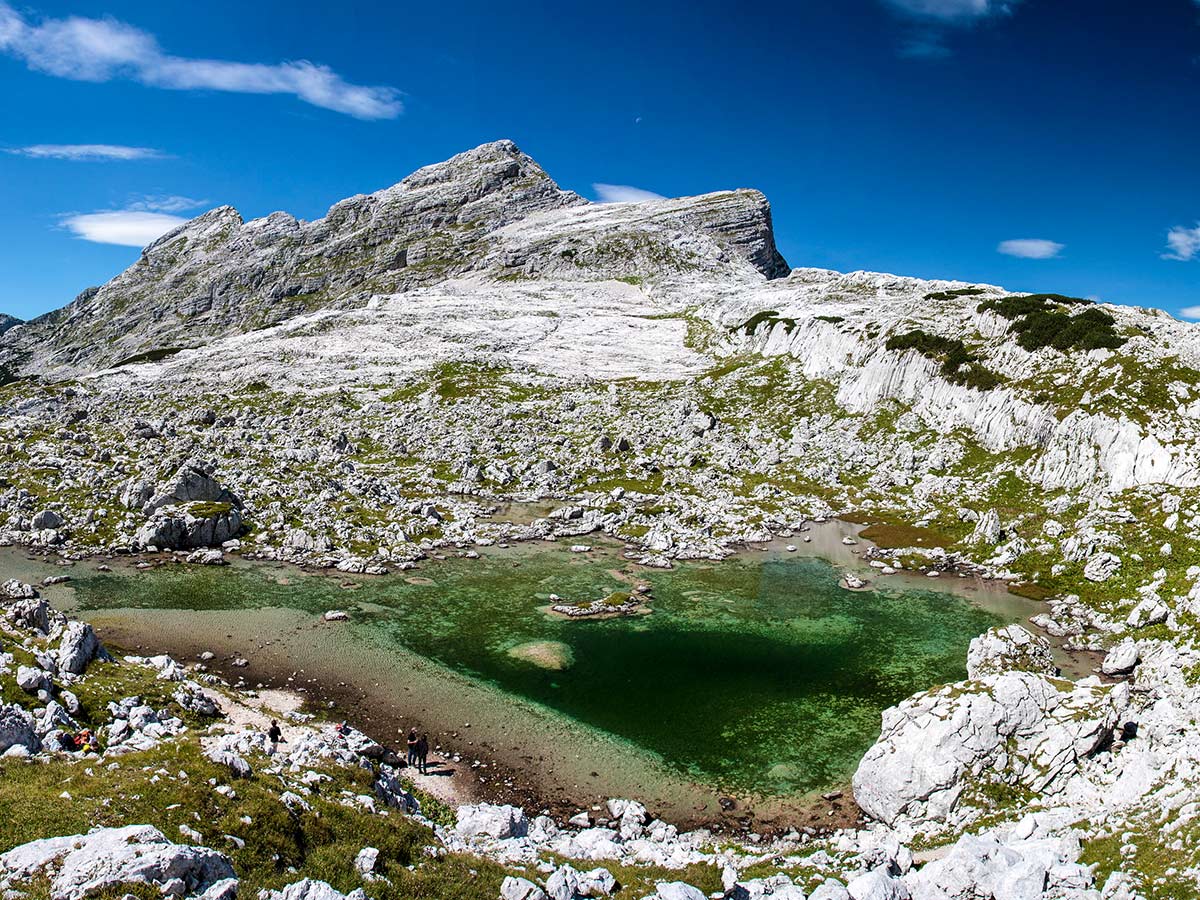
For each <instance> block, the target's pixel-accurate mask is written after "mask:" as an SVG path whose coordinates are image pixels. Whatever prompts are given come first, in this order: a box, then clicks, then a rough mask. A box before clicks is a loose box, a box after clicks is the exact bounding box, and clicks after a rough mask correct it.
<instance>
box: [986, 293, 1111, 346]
mask: <svg viewBox="0 0 1200 900" xmlns="http://www.w3.org/2000/svg"><path fill="white" fill-rule="evenodd" d="M1090 302H1091V301H1088V300H1084V299H1082V298H1079V297H1066V296H1063V295H1062V294H1024V295H1019V296H1014V297H998V298H993V299H991V300H985V301H983V303H980V304H979V306H978V308H977V309H978V311H979V312H987V311H989V310H990V311H992V312H995V313H996V314H997V315H999V316H1003V317H1004V318H1006V319H1009V320H1011V321H1012V325H1011V326H1009V332H1010V333H1012V334H1015V335H1016V336H1017V344H1018V345H1019V346H1021V347H1023V348H1024V349H1026V350H1029V351H1030V352H1032V351H1034V350H1040V349H1041V348H1042V347H1053V348H1054V349H1055V350H1060V351H1062V352H1063V353H1067V352H1069V351H1071V350H1085V351H1086V350H1096V349H1099V348H1102V347H1104V348H1108V349H1110V350H1115V349H1116V348H1117V347H1120V346H1121V345H1122V344H1124V343H1125V340H1126V339H1125V338H1123V337H1121V335H1119V334H1117V330H1116V324H1117V323H1116V320H1115V319H1114V318H1113V317H1112V316H1110V315H1109V314H1108V313H1106V312H1105V311H1104V310H1102V309H1097V308H1096V307H1094V306H1089V308H1088V309H1085V310H1083V311H1082V312H1079V313H1076V314H1074V315H1072V314H1071V313H1070V312H1069V311H1068V309H1067V307H1070V306H1078V305H1089V304H1090Z"/></svg>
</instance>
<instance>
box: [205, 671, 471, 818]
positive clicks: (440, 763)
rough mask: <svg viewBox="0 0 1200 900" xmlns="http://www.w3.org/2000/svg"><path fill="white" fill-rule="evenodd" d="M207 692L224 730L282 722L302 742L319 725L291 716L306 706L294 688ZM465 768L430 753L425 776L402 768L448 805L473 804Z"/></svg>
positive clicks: (286, 733)
mask: <svg viewBox="0 0 1200 900" xmlns="http://www.w3.org/2000/svg"><path fill="white" fill-rule="evenodd" d="M204 693H205V695H206V696H207V697H209V698H210V699H211V700H212V701H213V702H214V703H216V704H217V707H218V709H220V711H221V714H222V715H223V716H224V720H223V722H222V724H223V725H224V726H225V727H224V728H222V729H221V731H222V732H230V731H240V730H243V729H250V730H253V731H261V732H263V733H266V731H267V729H268V728H270V727H271V721H272V720H274V721H276V722H277V723H278V724H279V730H280V731H281V732H282V733H283V741H284V743H285V744H293V743H296V742H297V741H299V740H300V739H301V738H302V737H303V736H304V734H305V732H309V731H312V730H313V729H314V728H316V727H318V726H315V725H310V724H304V723H296V722H294V721H292V720H291V719H290V718H289V714H290V713H296V712H299V711H300V709H301V708H302V707H303V705H304V698H303V697H302V696H301V695H300V694H298V693H296V692H295V691H285V690H278V689H266V690H259V691H256V692H255V694H254V695H253V696H252V695H250V694H241V695H236V696H235V695H231V694H227V693H225V692H222V691H217V690H215V689H213V688H204ZM461 768H462V764H461V763H456V762H454V761H453V760H452V759H449V758H447V757H443V756H440V755H439V754H436V753H434V752H432V750H431V751H430V753H429V765H428V766H427V767H426V774H424V775H422V774H421V773H420V772H418V771H417V770H416V769H415V768H413V767H406V768H405V769H404V770H403V774H404V777H405V778H406V779H408V780H409V781H411V782H412V783H413V786H414V787H416V788H417V789H418V790H421V791H424V792H425V793H426V794H429V795H430V796H431V797H433V798H434V799H436V800H439V801H441V802H442V803H445V804H446V805H447V806H451V807H457V806H461V805H463V804H464V803H470V802H471V801H472V797H471V796H470V791H469V790H468V788H467V785H465V784H464V783H463V779H462V778H457V777H455V776H456V775H457V774H458V772H459V770H460V769H461Z"/></svg>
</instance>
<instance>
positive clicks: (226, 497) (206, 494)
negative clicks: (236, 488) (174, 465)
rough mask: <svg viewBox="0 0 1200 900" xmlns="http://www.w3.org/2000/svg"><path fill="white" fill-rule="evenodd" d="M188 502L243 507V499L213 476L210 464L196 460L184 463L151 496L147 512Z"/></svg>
mask: <svg viewBox="0 0 1200 900" xmlns="http://www.w3.org/2000/svg"><path fill="white" fill-rule="evenodd" d="M186 503H223V504H228V505H229V506H233V507H236V508H237V509H241V508H242V502H241V500H239V499H238V498H237V496H236V495H235V494H234V493H233V492H232V491H230V490H229V489H227V488H225V487H223V486H222V485H221V484H220V483H219V482H218V481H217V480H216V479H215V478H213V476H212V469H211V467H210V466H208V465H205V464H203V463H195V462H192V463H188V464H186V465H184V466H183V467H182V468H180V469H179V471H178V472H176V473H175V476H174V478H173V479H172V480H171V481H170V483H169V484H167V485H166V486H165V487H164V488H162V489H161V490H159V491H158V492H157V493H156V494H155V495H154V497H152V498H151V500H150V501H149V505H148V506H147V507H146V512H147V513H152V512H155V511H156V510H159V509H163V508H164V507H167V506H180V505H182V504H186Z"/></svg>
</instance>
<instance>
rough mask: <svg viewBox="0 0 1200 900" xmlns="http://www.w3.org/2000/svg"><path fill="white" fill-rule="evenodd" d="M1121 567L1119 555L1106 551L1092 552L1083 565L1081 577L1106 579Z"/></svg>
mask: <svg viewBox="0 0 1200 900" xmlns="http://www.w3.org/2000/svg"><path fill="white" fill-rule="evenodd" d="M1120 568H1121V557H1119V556H1117V555H1115V554H1113V553H1107V552H1100V553H1096V554H1094V555H1093V556H1092V557H1091V558H1090V559H1088V561H1087V564H1086V565H1085V566H1084V567H1083V577H1084V578H1086V579H1087V580H1088V581H1095V582H1101V581H1108V579H1110V578H1112V577H1113V576H1114V575H1116V574H1117V571H1118V570H1119V569H1120Z"/></svg>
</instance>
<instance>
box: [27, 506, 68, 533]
mask: <svg viewBox="0 0 1200 900" xmlns="http://www.w3.org/2000/svg"><path fill="white" fill-rule="evenodd" d="M29 525H30V528H31V529H32V530H33V531H45V530H46V529H47V528H62V527H63V517H62V516H60V515H59V514H58V513H56V512H55V511H54V510H52V509H43V510H41V511H39V512H37V513H35V514H34V516H33V519H32V520H31V521H30V523H29Z"/></svg>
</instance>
